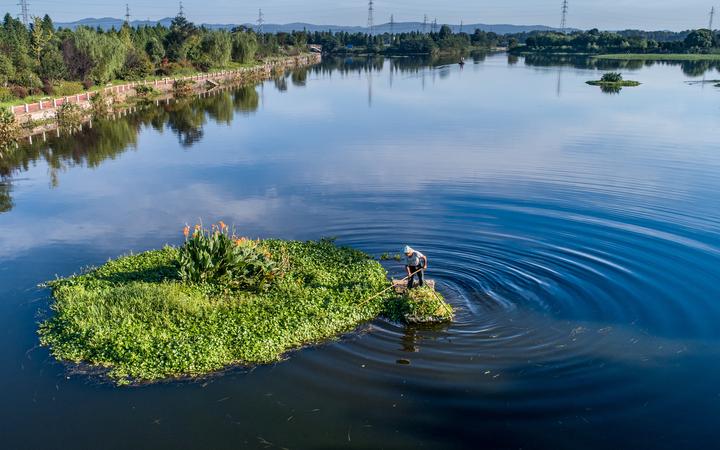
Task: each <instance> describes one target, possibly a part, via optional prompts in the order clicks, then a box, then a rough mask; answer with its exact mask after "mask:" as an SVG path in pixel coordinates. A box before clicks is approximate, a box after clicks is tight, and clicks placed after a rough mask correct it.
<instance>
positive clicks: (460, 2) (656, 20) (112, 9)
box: [0, 0, 720, 30]
mask: <svg viewBox="0 0 720 450" xmlns="http://www.w3.org/2000/svg"><path fill="white" fill-rule="evenodd" d="M29 1H30V12H31V14H33V15H42V14H45V13H48V14H50V15H51V16H52V17H53V18H56V20H58V21H71V20H76V19H79V18H84V17H106V16H111V17H118V18H119V17H122V16H123V15H124V13H125V3H129V4H130V8H131V13H132V16H133V18H134V19H148V18H150V19H159V18H162V17H167V16H173V15H175V14H176V13H177V11H178V1H177V0H152V1H147V0H142V1H139V0H120V1H109V0H68V1H65V2H61V1H59V0H29ZM17 3H18V1H17V0H2V1H1V2H0V7H1V8H2V9H3V10H5V11H10V12H11V13H13V14H16V13H17V11H18V6H16V4H17ZM569 3H570V14H569V16H568V23H569V25H570V26H572V27H577V28H590V27H595V26H597V27H599V28H603V29H621V28H645V29H672V30H681V29H688V28H699V27H706V26H707V23H708V14H709V11H710V8H711V7H712V6H713V5H714V4H715V3H717V6H718V7H720V0H684V1H682V2H681V1H678V0H655V1H650V0H605V1H598V0H569ZM561 4H562V0H532V1H531V0H501V1H494V2H489V1H479V0H441V1H437V0H433V1H431V0H379V1H377V2H376V5H375V9H376V11H375V16H376V19H375V21H376V23H384V22H387V21H389V17H390V14H395V20H397V21H421V20H422V17H423V15H424V14H427V15H428V16H429V17H430V20H432V19H433V18H435V17H437V19H438V21H439V22H441V23H459V22H460V20H461V19H462V20H464V21H465V23H477V22H482V23H513V24H523V25H528V24H533V25H535V24H543V25H551V26H557V25H559V23H560V7H561ZM184 5H185V11H186V14H187V16H188V17H189V18H190V19H191V20H193V21H195V22H212V23H228V22H229V23H241V22H252V21H254V20H256V19H257V14H258V8H262V9H263V12H264V13H265V18H266V21H267V22H269V23H288V22H311V23H317V24H338V25H365V23H366V21H367V1H365V0H303V1H300V0H264V1H262V0H246V1H238V0H234V1H233V0H184ZM716 23H717V24H718V25H720V14H718V18H717V21H716Z"/></svg>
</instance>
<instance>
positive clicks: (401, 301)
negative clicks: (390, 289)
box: [385, 286, 455, 323]
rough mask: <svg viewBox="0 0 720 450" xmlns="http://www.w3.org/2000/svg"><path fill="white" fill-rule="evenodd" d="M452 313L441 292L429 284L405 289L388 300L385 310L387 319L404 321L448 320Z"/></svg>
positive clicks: (437, 321) (434, 321)
mask: <svg viewBox="0 0 720 450" xmlns="http://www.w3.org/2000/svg"><path fill="white" fill-rule="evenodd" d="M454 314H455V313H454V311H453V308H452V306H450V305H449V304H448V303H447V302H446V301H445V298H444V297H443V296H442V294H440V293H439V292H436V291H435V289H433V288H431V287H429V286H423V287H418V288H415V289H409V290H406V291H405V292H404V293H402V294H401V295H400V296H398V297H397V298H395V299H393V300H391V301H389V302H388V303H387V307H386V310H385V316H386V317H387V318H388V319H390V320H393V321H395V322H406V323H440V322H450V321H452V320H453V317H454Z"/></svg>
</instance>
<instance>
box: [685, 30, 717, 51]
mask: <svg viewBox="0 0 720 450" xmlns="http://www.w3.org/2000/svg"><path fill="white" fill-rule="evenodd" d="M713 44H714V36H713V33H712V31H710V30H706V29H701V30H693V31H692V32H691V33H690V34H688V36H687V37H686V38H685V47H687V48H688V49H701V50H702V49H708V48H711V47H712V46H713Z"/></svg>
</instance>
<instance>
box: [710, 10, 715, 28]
mask: <svg viewBox="0 0 720 450" xmlns="http://www.w3.org/2000/svg"><path fill="white" fill-rule="evenodd" d="M714 19H715V7H714V6H713V7H712V9H711V10H710V26H709V27H708V29H709V30H710V31H712V29H713V20H714Z"/></svg>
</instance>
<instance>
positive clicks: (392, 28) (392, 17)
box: [390, 14, 395, 35]
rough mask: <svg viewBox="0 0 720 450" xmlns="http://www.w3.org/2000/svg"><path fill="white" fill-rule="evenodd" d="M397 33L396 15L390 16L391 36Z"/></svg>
mask: <svg viewBox="0 0 720 450" xmlns="http://www.w3.org/2000/svg"><path fill="white" fill-rule="evenodd" d="M394 33H395V14H390V34H391V35H392V34H394Z"/></svg>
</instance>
